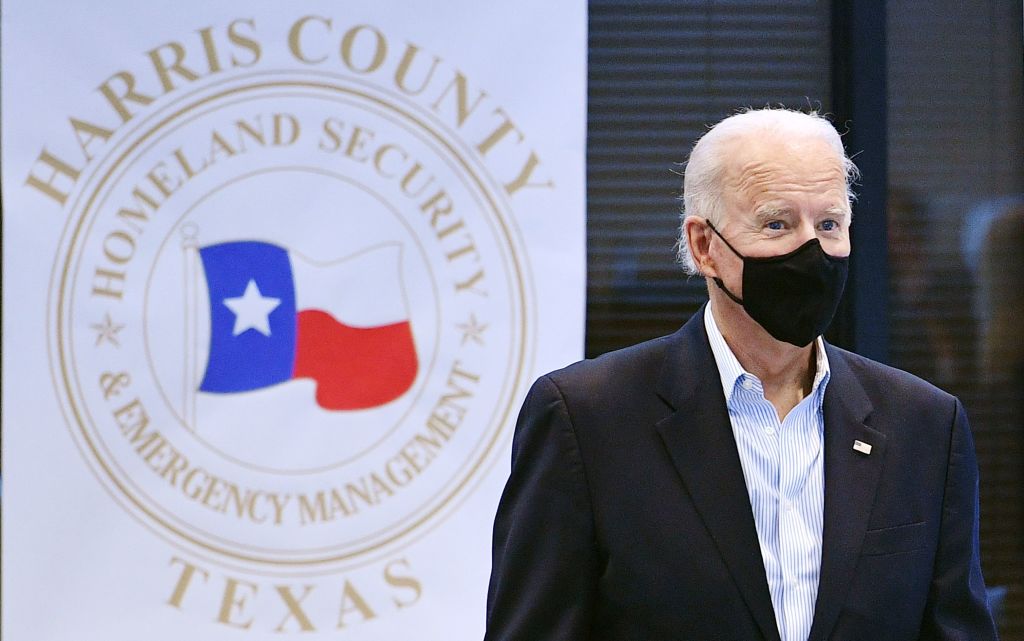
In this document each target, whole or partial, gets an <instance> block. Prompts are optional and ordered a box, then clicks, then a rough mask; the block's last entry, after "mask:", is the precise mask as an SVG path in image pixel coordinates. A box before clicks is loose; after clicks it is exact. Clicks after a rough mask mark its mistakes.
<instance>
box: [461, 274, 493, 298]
mask: <svg viewBox="0 0 1024 641" xmlns="http://www.w3.org/2000/svg"><path fill="white" fill-rule="evenodd" d="M483 279H484V270H483V269H480V270H477V272H476V273H475V274H473V275H472V276H470V277H469V278H467V279H466V280H463V281H459V282H456V283H455V291H457V292H465V291H470V292H473V293H474V294H479V295H480V296H487V291H486V290H482V289H477V288H476V284H477V283H479V282H480V281H482V280H483Z"/></svg>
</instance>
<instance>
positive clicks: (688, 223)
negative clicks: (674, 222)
mask: <svg viewBox="0 0 1024 641" xmlns="http://www.w3.org/2000/svg"><path fill="white" fill-rule="evenodd" d="M683 230H684V231H685V232H686V238H687V240H688V241H689V243H690V256H692V257H693V263H694V264H695V265H696V266H697V269H698V270H699V271H700V273H701V274H702V275H704V276H709V277H711V278H714V277H716V276H718V272H717V271H716V270H715V267H714V261H712V260H711V233H712V232H711V229H710V228H709V227H708V225H707V223H706V222H704V219H703V218H700V217H698V216H687V217H686V220H684V221H683Z"/></svg>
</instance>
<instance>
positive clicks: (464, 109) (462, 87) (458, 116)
mask: <svg viewBox="0 0 1024 641" xmlns="http://www.w3.org/2000/svg"><path fill="white" fill-rule="evenodd" d="M453 89H454V90H455V122H456V123H458V126H459V127H461V126H462V125H464V124H465V123H466V119H467V118H469V117H470V116H471V115H472V114H473V112H474V111H476V108H477V107H478V106H479V105H480V101H481V100H483V99H484V96H486V95H487V94H486V93H485V92H484V91H483V90H480V93H478V94H477V96H476V100H474V101H473V105H472V106H470V105H469V88H468V82H467V80H466V76H464V75H462V74H461V73H460V72H458V71H456V72H455V78H454V79H453V80H452V81H451V83H450V84H449V85H448V86H447V87H445V89H444V91H442V92H441V95H440V96H438V98H437V100H436V101H434V104H433V105H432V108H433V109H434V111H439V110H440V107H441V102H442V101H444V99H445V97H447V96H448V94H449V93H451V91H452V90H453Z"/></svg>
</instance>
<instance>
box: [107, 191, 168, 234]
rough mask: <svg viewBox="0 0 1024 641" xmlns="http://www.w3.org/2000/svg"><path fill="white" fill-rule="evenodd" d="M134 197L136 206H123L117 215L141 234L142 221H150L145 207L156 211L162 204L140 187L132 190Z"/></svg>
mask: <svg viewBox="0 0 1024 641" xmlns="http://www.w3.org/2000/svg"><path fill="white" fill-rule="evenodd" d="M132 198H133V199H134V200H135V207H136V208H135V209H131V208H129V207H122V208H120V209H118V210H117V217H118V218H120V219H121V221H122V222H124V223H125V224H127V225H128V227H130V228H131V229H132V231H134V232H135V233H136V234H141V233H142V229H143V228H142V223H146V222H149V215H148V214H147V213H146V211H145V207H148V208H149V210H150V211H152V212H154V213H155V212H156V210H157V208H159V206H160V205H159V204H158V203H157V202H156V201H155V200H153V198H152V196H150V195H149V194H147V193H146V192H144V191H142V189H140V188H138V187H136V188H135V189H133V190H132Z"/></svg>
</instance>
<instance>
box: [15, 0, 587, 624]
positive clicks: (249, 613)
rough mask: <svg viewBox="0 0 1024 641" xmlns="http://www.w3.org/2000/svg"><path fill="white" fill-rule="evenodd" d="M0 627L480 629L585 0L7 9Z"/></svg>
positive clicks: (564, 182) (573, 346) (577, 244)
mask: <svg viewBox="0 0 1024 641" xmlns="http://www.w3.org/2000/svg"><path fill="white" fill-rule="evenodd" d="M2 33H3V42H2V47H3V48H2V55H0V59H2V64H3V69H2V82H3V85H2V101H3V102H2V117H3V122H2V126H3V132H2V133H3V138H2V142H3V148H2V152H3V157H2V169H3V216H4V220H3V222H4V228H3V230H4V234H3V261H4V264H3V267H4V270H3V331H4V334H3V374H4V376H3V444H4V448H3V467H2V472H3V604H2V607H3V630H2V632H3V638H4V639H7V640H9V641H22V640H26V641H28V640H31V641H44V640H61V641H64V640H67V639H97V640H99V639H102V640H103V641H117V640H125V641H138V640H141V639H146V640H147V641H160V640H166V641H181V640H182V639H203V640H211V639H220V638H225V639H251V640H253V641H258V640H262V639H281V638H284V637H289V636H295V637H301V638H303V639H319V638H331V639H338V638H343V639H360V640H363V639H382V640H384V639H386V640H395V641H459V640H463V639H465V640H469V639H478V638H480V637H481V635H482V634H483V623H484V608H485V597H486V589H487V577H488V573H489V569H490V538H491V523H492V519H493V515H494V509H495V506H496V503H497V499H498V496H499V494H500V491H501V488H502V486H503V484H504V480H505V477H506V475H507V465H508V463H507V460H508V454H509V446H510V440H511V433H512V425H513V422H514V419H515V415H516V412H517V410H518V407H519V403H520V401H521V399H522V397H523V395H524V394H525V391H526V389H527V387H528V386H529V384H530V383H531V382H532V380H533V379H534V378H535V377H536V376H537V375H538V374H539V373H541V372H543V371H547V370H550V369H552V368H555V367H558V366H561V365H564V364H566V363H568V362H570V361H573V360H576V359H577V358H579V357H580V356H581V354H582V346H583V321H584V279H585V278H584V265H585V251H584V238H585V230H584V140H585V113H586V112H585V101H586V91H585V83H586V69H585V65H586V7H585V4H584V3H583V2H569V3H564V2H559V3H551V2H542V1H539V0H526V1H522V2H515V3H481V2H470V1H466V0H458V1H453V2H443V3H382V2H367V1H363V2H350V3H337V2H289V3H284V2H252V1H248V0H247V1H245V2H216V3H205V2H191V3H182V2H157V3H138V2H128V1H126V0H116V1H114V0H110V1H105V2H102V3H84V2H83V3H68V2H58V1H55V0H50V1H47V2H43V1H40V0H8V1H5V2H4V4H3V23H2Z"/></svg>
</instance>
